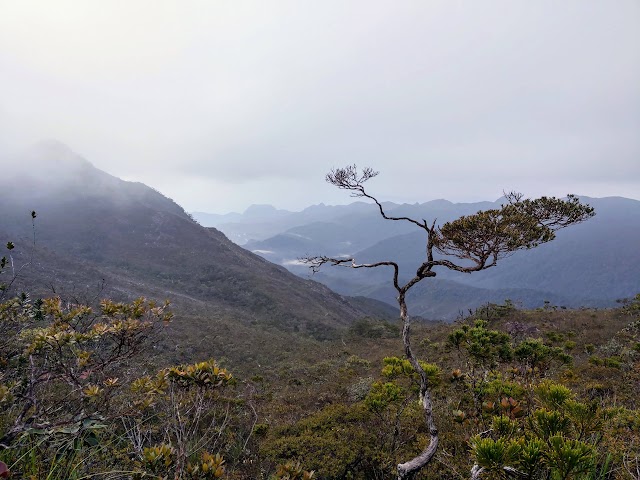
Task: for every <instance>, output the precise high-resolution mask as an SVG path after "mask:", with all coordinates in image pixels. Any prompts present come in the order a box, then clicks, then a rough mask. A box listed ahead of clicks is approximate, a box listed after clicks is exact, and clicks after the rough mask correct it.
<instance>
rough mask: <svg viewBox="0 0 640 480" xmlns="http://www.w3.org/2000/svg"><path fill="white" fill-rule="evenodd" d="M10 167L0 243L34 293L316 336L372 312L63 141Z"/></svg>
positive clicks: (0, 193)
mask: <svg viewBox="0 0 640 480" xmlns="http://www.w3.org/2000/svg"><path fill="white" fill-rule="evenodd" d="M7 164H8V165H11V167H10V168H9V169H8V170H7V172H5V182H4V183H5V186H4V188H3V189H1V190H0V218H2V222H1V223H0V239H1V240H2V241H5V242H6V241H8V240H12V241H14V242H15V243H16V245H18V247H19V248H17V249H16V252H15V258H16V263H20V264H24V263H28V261H29V259H30V258H31V257H33V261H32V263H31V265H29V267H28V268H25V269H24V271H23V272H21V275H20V279H19V280H20V281H21V282H22V283H23V284H24V286H25V287H27V288H28V289H29V291H31V292H32V293H34V294H39V295H43V294H51V293H52V292H60V291H66V292H80V291H86V292H90V291H92V290H93V293H94V294H96V295H104V296H115V297H116V298H132V297H135V296H138V295H147V296H149V295H150V296H153V297H154V298H160V299H164V298H170V299H172V300H173V301H174V302H175V303H177V304H178V305H180V306H183V307H184V308H187V309H191V311H195V310H198V309H199V310H200V311H201V312H207V314H208V313H210V312H215V313H214V316H215V317H219V316H223V315H227V316H228V317H230V318H234V319H236V320H238V321H239V322H242V323H244V324H246V325H248V324H252V323H253V324H257V325H271V326H273V327H275V328H278V329H282V330H285V331H294V330H295V331H300V332H302V333H305V332H306V333H308V334H310V335H313V336H316V337H322V336H323V335H330V332H331V331H332V330H333V329H335V328H339V327H340V326H344V325H347V324H349V322H351V321H353V320H354V319H355V318H358V317H362V316H364V315H365V314H366V313H367V311H370V310H371V309H374V310H375V306H374V305H375V304H373V303H372V304H371V305H369V306H368V307H367V308H366V309H362V308H360V307H358V306H356V304H355V303H354V304H352V303H350V302H349V301H348V300H347V299H345V298H343V297H341V296H340V295H337V294H335V293H333V292H332V291H330V290H329V289H327V288H326V287H325V286H323V285H321V284H319V283H317V282H315V281H310V280H305V279H301V278H299V277H297V276H295V275H293V274H291V273H290V272H288V271H287V270H286V269H284V268H282V267H280V266H277V265H275V264H273V263H270V262H268V261H266V260H264V259H263V258H261V257H260V256H258V255H254V254H253V253H250V252H248V251H247V250H245V249H242V248H240V247H238V246H237V245H235V244H234V243H232V242H230V241H229V240H228V239H227V238H226V237H225V236H224V235H223V234H222V233H221V232H219V231H218V230H216V229H213V228H205V227H203V226H201V225H199V224H198V223H197V222H195V221H194V220H193V219H192V218H191V217H190V215H188V214H187V213H186V212H185V211H184V210H183V209H182V208H181V207H180V206H179V205H178V204H176V203H175V202H174V201H172V200H170V199H168V198H166V197H165V196H163V195H162V194H161V193H159V192H157V191H155V190H153V189H152V188H149V187H147V186H146V185H144V184H142V183H136V182H126V181H123V180H120V179H118V178H116V177H113V176H111V175H109V174H107V173H105V172H103V171H101V170H98V169H97V168H95V167H93V166H92V165H91V163H89V162H88V161H87V160H85V159H83V158H81V157H79V156H77V155H76V154H74V153H73V151H71V150H70V149H69V148H68V147H65V146H64V145H62V144H60V143H57V142H43V143H41V144H38V145H37V146H36V147H34V148H33V149H31V150H29V151H28V152H27V153H26V154H25V155H24V156H23V157H21V158H18V159H10V160H9V161H8V162H7ZM32 210H35V211H36V212H37V218H36V219H35V228H33V227H32V223H31V216H30V212H31V211H32ZM34 234H35V242H34ZM103 279H104V283H105V285H106V286H105V287H104V288H105V289H106V290H105V291H100V292H98V291H97V290H98V288H99V285H101V283H102V280H103ZM358 303H359V304H362V300H359V301H358ZM365 310H366V311H365Z"/></svg>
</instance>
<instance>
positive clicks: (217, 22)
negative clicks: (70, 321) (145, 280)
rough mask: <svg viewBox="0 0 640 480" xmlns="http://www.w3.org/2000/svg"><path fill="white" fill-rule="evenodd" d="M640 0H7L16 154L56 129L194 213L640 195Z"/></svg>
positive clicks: (8, 120) (5, 39)
mask: <svg viewBox="0 0 640 480" xmlns="http://www.w3.org/2000/svg"><path fill="white" fill-rule="evenodd" d="M638 85H640V3H638V2H637V1H634V0H626V1H625V0H619V1H616V2H601V1H595V0H594V1H592V0H575V1H563V2H556V1H550V0H542V1H536V2H513V1H508V0H502V1H497V0H495V1H494V0H487V1H483V2H472V1H466V2H465V1H417V0H416V1H407V2H391V1H384V2H383V1H371V0H369V1H364V0H363V1H348V2H344V1H325V2H301V1H297V0H295V1H294V0H291V1H275V0H274V1H257V0H256V1H241V0H238V1H233V2H223V1H188V2H184V1H155V0H153V1H151V0H150V1H141V0H128V1H116V0H114V1H109V2H105V1H99V0H84V1H64V0H57V1H55V2H51V1H46V0H42V1H40V2H33V1H28V0H21V1H19V2H17V1H13V0H0V154H1V155H2V156H3V158H5V159H7V158H9V157H8V156H7V154H8V152H11V151H14V150H16V149H19V148H21V147H23V146H25V145H27V144H30V143H32V142H36V141H38V140H40V139H42V138H56V139H58V140H60V141H63V142H65V143H67V144H68V145H69V146H70V147H71V148H73V149H74V150H76V151H77V152H79V153H80V154H82V155H83V156H85V157H86V158H87V159H88V160H90V161H91V162H92V163H94V164H95V165H96V166H98V167H99V168H102V169H103V170H106V171H108V172H109V173H111V174H114V175H117V176H120V177H123V178H126V179H135V180H139V181H143V182H145V183H147V184H149V185H151V186H153V187H155V188H157V189H159V190H161V191H162V192H163V193H165V194H167V195H168V196H170V197H172V198H173V199H175V200H176V201H178V202H179V203H181V204H182V205H183V206H185V207H186V208H187V209H188V210H199V211H211V212H225V211H229V210H242V209H244V208H245V207H246V206H248V205H249V204H252V203H272V204H274V205H276V206H278V207H285V208H292V209H295V208H302V207H304V206H306V205H308V204H310V203H317V202H321V201H324V202H325V203H334V202H342V203H343V202H345V201H347V200H349V199H348V197H346V196H345V195H344V192H337V191H333V190H332V189H331V187H330V186H328V185H325V184H324V182H323V180H322V179H323V175H324V173H325V172H326V171H327V170H328V169H330V168H331V167H333V166H341V165H344V164H348V163H357V164H359V165H370V166H372V167H374V168H376V169H378V170H380V171H381V172H382V173H381V175H380V176H379V177H378V178H377V179H376V180H375V184H372V189H374V190H375V191H376V192H377V193H379V194H380V196H381V197H383V198H385V199H389V200H396V201H409V202H415V201H426V200H430V199H434V198H442V197H444V198H447V199H450V200H454V201H456V200H457V201H471V200H480V199H488V200H493V199H495V198H497V197H499V196H500V195H501V193H502V191H503V190H510V189H516V190H521V191H523V192H524V193H526V194H529V195H540V194H556V195H562V194H565V193H567V192H575V193H579V194H585V195H590V196H604V195H622V196H629V197H633V198H640V135H638V133H639V132H640V87H638Z"/></svg>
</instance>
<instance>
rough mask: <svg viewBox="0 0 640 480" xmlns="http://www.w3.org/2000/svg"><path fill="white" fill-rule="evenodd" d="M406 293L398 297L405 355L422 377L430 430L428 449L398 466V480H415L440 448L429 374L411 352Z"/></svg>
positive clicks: (422, 399) (427, 422) (409, 320)
mask: <svg viewBox="0 0 640 480" xmlns="http://www.w3.org/2000/svg"><path fill="white" fill-rule="evenodd" d="M405 294H406V291H401V292H400V295H399V296H398V304H399V305H400V318H401V319H402V324H403V326H402V343H404V353H405V355H406V357H407V359H408V360H409V362H410V363H411V365H412V366H413V368H414V370H415V371H416V372H418V374H419V375H420V403H422V409H423V411H424V419H425V423H426V424H427V428H428V429H429V435H430V440H429V444H428V445H427V446H426V448H425V449H424V450H423V451H422V452H421V453H420V454H419V455H418V456H416V457H414V458H412V459H411V460H409V461H407V462H405V463H400V464H399V465H398V480H406V479H411V478H413V477H414V476H415V475H416V473H418V471H420V469H422V468H423V467H424V466H425V465H426V464H427V463H429V462H430V461H431V459H432V458H433V456H434V454H435V453H436V450H437V448H438V429H437V428H436V423H435V421H434V419H433V404H432V402H431V392H430V391H429V383H428V379H427V374H426V373H425V372H424V370H423V369H422V367H421V366H420V363H419V362H418V359H417V358H416V357H415V355H414V354H413V350H411V336H410V333H411V319H410V318H409V315H408V313H407V304H406V301H405Z"/></svg>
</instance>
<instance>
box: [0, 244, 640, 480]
mask: <svg viewBox="0 0 640 480" xmlns="http://www.w3.org/2000/svg"><path fill="white" fill-rule="evenodd" d="M11 247H12V246H11ZM4 265H5V269H6V267H7V265H8V261H5V262H4ZM6 277H10V275H6ZM10 292H11V290H10V289H8V288H6V289H4V290H3V293H2V299H1V302H0V342H2V344H1V348H0V352H1V354H0V357H1V358H0V405H1V407H2V408H1V409H0V444H1V447H0V448H1V450H0V478H8V477H9V475H11V477H12V478H25V479H52V480H55V479H86V478H103V479H115V478H131V479H141V478H150V479H151V478H153V479H210V478H227V479H234V478H236V479H240V478H256V479H274V478H276V479H277V478H281V479H310V478H318V479H330V478H341V479H387V478H394V477H395V476H396V475H397V471H396V465H397V463H398V461H399V460H400V459H402V458H405V457H406V456H407V455H410V454H411V452H414V451H416V450H420V449H421V448H423V447H424V445H426V444H427V443H428V441H429V436H428V435H429V432H428V431H426V427H425V426H424V423H423V422H422V421H421V417H422V411H421V410H422V409H421V406H420V405H419V404H418V403H417V402H416V400H415V394H416V392H417V391H418V390H419V388H420V379H419V377H418V376H417V375H416V373H415V370H414V369H413V367H412V366H411V364H410V363H409V362H408V361H407V360H406V359H402V358H399V357H397V356H396V355H397V352H398V351H401V341H400V339H398V338H397V336H396V334H397V333H398V329H399V325H398V324H396V323H393V322H392V323H389V322H385V321H378V320H375V319H373V318H369V319H362V320H361V321H358V322H356V323H355V324H353V325H352V327H350V328H349V329H346V330H344V335H343V336H342V337H341V338H340V339H336V340H331V341H325V342H317V341H314V342H313V345H314V346H313V348H310V349H308V350H305V351H304V352H303V351H294V352H289V353H288V354H287V355H284V356H280V357H279V360H278V361H274V362H272V363H270V364H266V365H264V366H263V367H259V368H256V366H255V365H254V364H253V363H250V362H247V363H243V362H237V364H235V365H234V364H231V363H229V362H224V363H229V364H225V365H221V364H220V363H219V362H216V361H215V360H212V359H208V360H207V359H204V360H203V359H202V358H191V359H190V360H189V361H188V362H186V363H184V364H180V365H173V366H172V365H171V363H170V362H171V361H172V360H173V359H172V357H171V355H167V354H165V353H164V352H158V351H157V350H158V349H157V348H154V346H156V347H157V346H158V345H162V344H163V343H164V342H166V341H167V338H166V335H167V331H168V330H167V328H166V325H167V324H168V322H170V321H172V315H171V312H170V306H169V305H168V304H167V303H162V304H157V303H154V302H150V301H146V300H144V299H138V300H135V301H133V302H130V303H117V302H112V301H108V300H103V301H101V302H100V303H99V304H98V305H95V306H94V305H80V304H75V303H73V302H67V301H65V300H64V299H62V298H60V297H52V298H45V299H31V298H30V297H29V296H28V295H26V294H19V295H11V294H10ZM292 335H295V334H292ZM227 341H228V342H233V341H234V339H232V338H228V339H227ZM414 343H415V347H414V349H415V354H416V356H417V357H418V358H419V359H420V365H421V367H422V370H423V371H424V372H425V373H426V375H427V377H428V379H429V384H430V386H431V389H432V396H433V404H434V410H435V413H436V415H438V418H439V419H441V420H440V425H439V428H440V437H441V440H440V449H439V451H438V453H437V454H436V456H435V458H434V461H433V462H432V464H430V466H429V470H428V472H424V473H421V474H418V475H419V476H418V477H416V478H422V477H424V478H441V479H448V478H478V479H479V478H484V479H491V478H530V479H547V478H549V479H569V478H572V479H574V478H575V479H597V478H600V479H633V478H638V474H639V473H640V472H639V468H640V466H639V465H638V458H639V453H640V411H639V410H638V408H639V406H638V398H640V395H639V394H640V387H639V385H640V295H639V296H637V297H636V298H635V299H634V300H632V301H630V302H627V303H626V304H625V305H623V306H621V307H620V308H617V309H613V310H600V311H598V310H586V309H585V310H566V309H559V308H555V307H553V306H552V305H549V304H547V305H545V306H544V307H543V308H540V309H538V310H536V311H520V310H518V309H516V308H515V307H514V306H513V305H512V304H511V303H509V302H506V303H505V304H503V305H486V306H484V307H483V308H481V309H478V310H477V311H476V312H474V313H473V314H472V315H469V316H467V317H465V318H460V319H459V320H458V321H457V322H455V323H454V324H440V323H423V324H416V325H415V342H414ZM263 347H264V346H263ZM276 354H277V352H274V356H275V355H276ZM236 372H237V373H236ZM421 476H422V477H421Z"/></svg>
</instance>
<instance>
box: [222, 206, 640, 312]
mask: <svg viewBox="0 0 640 480" xmlns="http://www.w3.org/2000/svg"><path fill="white" fill-rule="evenodd" d="M581 199H582V200H583V201H584V202H586V203H589V204H591V205H592V206H593V207H594V208H595V210H596V216H595V217H594V218H593V219H590V220H589V221H587V222H585V223H583V224H580V225H576V226H573V227H571V228H568V229H565V230H561V231H560V232H558V238H557V239H556V240H554V241H553V242H550V243H548V244H544V245H541V246H540V247H538V248H536V249H532V250H530V251H523V252H518V253H516V254H515V255H513V256H511V257H509V258H506V259H503V260H502V261H501V262H499V264H498V266H497V267H495V268H492V269H489V270H486V271H483V272H478V273H475V274H472V275H467V274H461V273H458V272H451V271H440V272H439V273H438V277H437V278H436V279H432V280H431V279H430V280H431V281H427V282H425V284H424V285H421V287H420V289H418V291H419V292H420V295H418V294H416V293H414V294H412V295H413V303H412V307H413V309H412V313H414V314H416V315H421V316H425V317H429V318H449V319H451V318H454V317H455V315H456V314H457V313H458V312H459V311H460V310H466V309H468V308H475V307H477V306H479V305H481V304H482V303H486V302H489V301H490V302H496V301H501V300H504V299H505V298H510V299H511V300H514V301H516V302H519V303H520V304H521V305H523V306H524V307H538V306H542V305H543V304H544V302H545V301H549V302H553V303H554V304H556V305H563V306H567V307H580V306H596V307H597V306H602V307H604V306H612V305H614V304H615V301H616V299H619V298H628V297H631V296H633V295H635V294H636V293H638V292H640V273H638V272H640V249H639V248H638V246H639V245H640V201H638V200H632V199H627V198H622V197H607V198H589V197H584V196H583V197H581ZM502 201H503V200H502V199H498V200H497V201H495V202H478V203H457V204H456V203H452V202H449V201H447V200H435V201H430V202H426V203H422V204H412V205H409V204H403V205H399V204H394V203H390V202H389V203H385V204H384V205H385V209H386V210H387V211H388V212H389V213H390V214H394V215H406V216H409V217H413V218H419V219H422V218H424V219H427V220H428V221H432V220H434V219H437V222H438V223H439V224H442V223H445V222H446V221H449V220H453V219H455V218H458V217H460V216H461V215H468V214H472V213H476V212H477V211H479V210H485V209H489V208H496V207H499V205H500V203H501V202H502ZM304 222H306V223H304ZM265 223H266V224H268V228H266V229H263V228H262V226H263V225H264V224H265ZM218 228H219V229H220V230H221V231H222V232H224V233H225V234H227V233H228V234H229V236H230V238H236V239H237V238H248V237H251V236H253V237H254V238H256V239H257V240H252V241H248V242H246V243H245V244H244V245H243V246H244V247H245V248H247V249H249V250H251V251H253V252H255V253H257V254H259V255H261V256H263V257H264V258H267V259H269V260H271V261H273V262H276V263H278V264H280V265H283V266H285V267H287V268H288V269H289V270H291V271H292V272H294V273H296V274H298V275H300V276H303V277H308V276H309V272H308V269H307V268H306V267H305V266H304V265H300V263H299V262H298V261H297V260H296V259H297V258H298V257H301V256H306V255H319V254H324V255H329V256H340V255H343V256H355V258H356V259H357V260H358V261H359V262H373V261H381V260H394V261H397V262H398V263H399V265H400V268H401V276H403V278H405V279H406V278H408V276H409V275H411V274H413V272H415V268H416V267H417V265H419V264H420V263H421V262H422V261H423V258H424V249H425V244H424V233H423V232H422V231H420V230H418V229H416V228H415V227H414V226H413V225H411V224H409V223H407V222H388V221H385V220H384V219H382V218H381V217H380V215H379V213H378V211H377V209H376V208H375V206H374V205H371V204H366V203H364V202H356V203H352V204H350V205H342V206H338V207H327V206H324V205H318V206H313V207H309V208H307V209H305V210H303V211H302V212H289V215H283V214H282V213H280V218H278V219H277V220H276V221H273V222H271V223H270V222H263V221H262V219H261V220H260V221H253V220H251V219H250V218H249V217H247V216H244V215H240V217H239V218H236V219H235V220H234V223H233V224H225V223H220V224H218ZM274 231H276V233H274V234H273V235H271V236H270V237H267V238H263V237H265V236H266V235H268V234H269V233H273V232H274ZM313 278H315V279H317V280H318V281H321V282H323V283H324V284H325V285H328V286H329V287H330V288H332V289H333V290H335V291H337V292H340V293H342V294H345V295H362V296H368V297H370V298H374V299H377V300H383V301H386V302H389V303H394V298H395V294H393V292H390V291H389V290H388V286H389V283H388V282H389V279H390V273H389V271H387V270H385V269H383V268H382V269H376V270H366V271H362V270H359V271H353V270H347V269H341V268H325V269H323V270H322V272H321V273H319V274H317V275H316V276H314V277H313ZM443 280H446V283H443ZM445 284H446V285H447V286H448V288H446V289H444V288H441V287H442V286H443V285H445ZM435 292H437V295H436V294H435Z"/></svg>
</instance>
